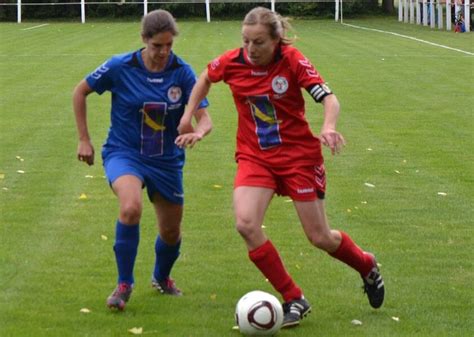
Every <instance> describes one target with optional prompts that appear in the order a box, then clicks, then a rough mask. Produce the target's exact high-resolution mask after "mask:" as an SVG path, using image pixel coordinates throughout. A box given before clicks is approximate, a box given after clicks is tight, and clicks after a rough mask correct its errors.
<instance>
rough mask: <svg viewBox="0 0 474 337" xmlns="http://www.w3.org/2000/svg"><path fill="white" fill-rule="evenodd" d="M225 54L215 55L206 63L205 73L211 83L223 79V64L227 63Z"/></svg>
mask: <svg viewBox="0 0 474 337" xmlns="http://www.w3.org/2000/svg"><path fill="white" fill-rule="evenodd" d="M226 60H227V57H226V54H224V55H221V56H219V57H216V58H215V59H214V60H212V61H211V62H210V63H209V64H208V65H207V74H208V77H209V80H210V81H211V82H213V83H215V82H219V81H222V80H223V79H224V72H225V66H226V63H227V61H226Z"/></svg>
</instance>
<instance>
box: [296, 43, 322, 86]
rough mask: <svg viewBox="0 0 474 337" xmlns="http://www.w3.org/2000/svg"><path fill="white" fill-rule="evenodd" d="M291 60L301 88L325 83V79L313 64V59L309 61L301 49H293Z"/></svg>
mask: <svg viewBox="0 0 474 337" xmlns="http://www.w3.org/2000/svg"><path fill="white" fill-rule="evenodd" d="M291 61H292V68H293V70H294V72H295V74H296V78H297V80H298V84H299V86H300V87H301V88H308V87H312V86H314V85H316V84H322V83H324V79H323V78H322V77H321V75H320V74H319V72H318V71H317V70H316V68H315V67H314V66H313V65H312V64H311V61H309V60H308V59H307V58H306V57H305V56H304V55H303V54H302V53H301V52H300V51H299V50H297V49H293V51H292V55H291Z"/></svg>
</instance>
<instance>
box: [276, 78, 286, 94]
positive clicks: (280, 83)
mask: <svg viewBox="0 0 474 337" xmlns="http://www.w3.org/2000/svg"><path fill="white" fill-rule="evenodd" d="M272 89H273V91H274V92H276V93H277V94H283V93H285V92H286V91H287V90H288V80H287V79H286V78H284V77H283V76H277V77H275V78H274V79H273V81H272Z"/></svg>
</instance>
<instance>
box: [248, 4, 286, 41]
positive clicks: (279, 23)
mask: <svg viewBox="0 0 474 337" xmlns="http://www.w3.org/2000/svg"><path fill="white" fill-rule="evenodd" d="M257 24H261V25H264V26H266V27H268V30H269V32H270V36H271V37H272V38H273V39H280V41H281V43H282V44H292V43H293V42H294V39H292V38H289V37H287V36H286V33H287V32H288V30H290V29H292V27H291V25H290V23H289V22H288V18H285V17H282V16H281V15H280V14H278V13H276V12H272V11H271V10H269V9H268V8H265V7H255V8H254V9H252V10H251V11H250V12H248V13H247V15H246V16H245V18H244V21H243V22H242V25H250V26H252V25H257Z"/></svg>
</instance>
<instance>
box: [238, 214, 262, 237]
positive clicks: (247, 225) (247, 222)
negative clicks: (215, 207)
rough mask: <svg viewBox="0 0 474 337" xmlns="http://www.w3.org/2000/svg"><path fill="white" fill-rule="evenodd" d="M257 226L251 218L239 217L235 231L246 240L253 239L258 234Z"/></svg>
mask: <svg viewBox="0 0 474 337" xmlns="http://www.w3.org/2000/svg"><path fill="white" fill-rule="evenodd" d="M256 227H257V225H256V224H255V223H254V222H253V221H252V220H251V219H249V218H244V217H237V221H236V223H235V229H236V230H237V232H238V233H239V234H240V235H241V236H242V237H244V238H251V237H252V236H253V235H254V233H256V232H257V231H256Z"/></svg>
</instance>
